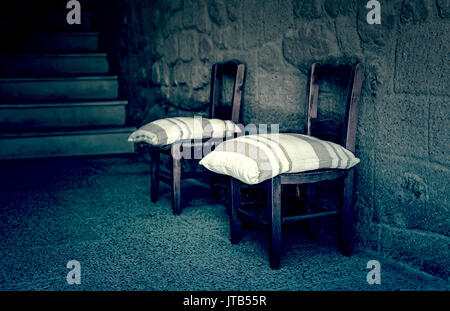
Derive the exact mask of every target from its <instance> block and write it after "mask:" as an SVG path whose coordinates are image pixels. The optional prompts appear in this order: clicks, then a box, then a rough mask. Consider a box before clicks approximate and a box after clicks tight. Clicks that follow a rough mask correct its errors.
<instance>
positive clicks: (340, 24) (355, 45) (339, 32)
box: [336, 16, 362, 59]
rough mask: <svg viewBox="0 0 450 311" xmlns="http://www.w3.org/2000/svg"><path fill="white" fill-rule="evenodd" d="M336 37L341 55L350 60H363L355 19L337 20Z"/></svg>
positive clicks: (338, 18)
mask: <svg viewBox="0 0 450 311" xmlns="http://www.w3.org/2000/svg"><path fill="white" fill-rule="evenodd" d="M336 36H337V40H338V43H339V48H340V50H341V53H342V54H343V55H344V56H345V57H348V58H353V59H362V50H361V43H360V39H359V35H358V30H357V29H356V22H355V20H354V19H353V18H349V17H343V16H338V17H337V18H336Z"/></svg>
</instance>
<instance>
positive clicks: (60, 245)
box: [0, 157, 450, 290]
mask: <svg viewBox="0 0 450 311" xmlns="http://www.w3.org/2000/svg"><path fill="white" fill-rule="evenodd" d="M149 180H150V178H149V166H148V164H147V163H146V162H145V161H144V160H143V159H142V158H140V157H88V158H66V159H49V160H28V161H15V162H3V163H0V189H1V190H0V236H1V240H0V253H1V256H0V260H1V262H0V289H1V290H449V288H450V286H449V283H448V282H446V281H444V280H441V279H438V278H435V277H432V276H429V275H427V274H424V273H421V272H418V271H415V270H412V269H410V268H408V267H405V266H403V265H401V264H397V263H395V262H392V261H389V260H386V259H383V258H381V257H378V256H377V255H376V254H369V253H364V252H361V251H359V252H357V253H356V254H355V255H354V256H352V257H351V258H346V257H343V256H341V254H340V253H339V252H338V251H337V249H336V247H335V245H334V244H335V243H334V241H333V240H326V241H319V242H314V241H310V240H308V239H307V238H306V237H305V236H304V234H303V232H302V230H301V228H300V229H299V226H292V225H291V226H289V227H286V231H285V235H284V240H283V242H284V249H285V251H284V255H283V257H282V263H281V265H282V268H281V269H280V270H278V271H272V270H270V268H269V264H268V249H267V248H268V240H267V235H266V234H262V232H261V231H258V230H244V232H243V239H242V242H241V243H240V244H239V245H231V244H230V242H229V220H228V216H227V212H226V207H225V206H224V204H222V203H221V202H219V201H215V200H213V199H212V198H210V196H209V189H208V188H206V187H203V186H201V185H200V184H195V183H190V184H186V185H185V187H184V188H183V189H184V190H185V192H184V193H185V194H186V195H185V197H184V199H183V201H184V202H186V204H187V205H186V207H185V209H184V210H183V213H182V215H181V216H178V217H174V216H173V215H172V212H171V205H170V194H169V188H168V187H165V186H162V187H161V192H162V195H161V198H160V200H159V201H158V202H157V203H154V204H152V203H151V202H150V199H149ZM72 259H75V260H78V261H79V262H80V264H81V284H80V285H68V284H67V282H66V275H67V273H68V272H69V269H67V268H66V264H67V262H68V261H69V260H72ZM372 259H376V260H379V261H380V263H381V281H382V283H381V285H369V284H367V281H366V275H367V273H368V271H369V270H368V269H367V268H366V265H367V262H368V261H369V260H372Z"/></svg>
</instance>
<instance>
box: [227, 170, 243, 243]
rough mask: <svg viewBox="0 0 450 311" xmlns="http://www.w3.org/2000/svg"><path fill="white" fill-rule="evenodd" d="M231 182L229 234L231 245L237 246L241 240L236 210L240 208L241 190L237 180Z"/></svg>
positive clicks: (232, 179)
mask: <svg viewBox="0 0 450 311" xmlns="http://www.w3.org/2000/svg"><path fill="white" fill-rule="evenodd" d="M230 180H231V187H230V191H231V211H230V232H231V244H238V243H239V241H240V239H241V231H242V222H241V220H240V218H239V216H238V210H239V209H240V208H241V190H240V184H239V180H237V179H236V178H230Z"/></svg>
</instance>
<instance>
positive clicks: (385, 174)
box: [374, 154, 450, 235]
mask: <svg viewBox="0 0 450 311" xmlns="http://www.w3.org/2000/svg"><path fill="white" fill-rule="evenodd" d="M448 180H449V171H448V170H442V168H440V167H435V166H432V165H430V164H428V163H426V162H425V163H424V162H423V161H420V160H413V159H405V158H398V157H395V156H388V155H380V154H378V155H376V159H375V196H374V198H375V208H376V209H378V210H379V212H380V216H381V218H380V221H381V222H382V223H384V224H389V225H391V226H395V227H397V228H401V229H419V230H425V231H429V232H436V233H440V234H444V235H448V233H449V232H450V218H449V211H448V198H447V197H446V189H447V188H448V186H449V182H448Z"/></svg>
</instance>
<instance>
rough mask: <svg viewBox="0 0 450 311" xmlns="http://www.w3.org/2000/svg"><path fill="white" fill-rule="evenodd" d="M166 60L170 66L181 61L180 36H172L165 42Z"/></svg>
mask: <svg viewBox="0 0 450 311" xmlns="http://www.w3.org/2000/svg"><path fill="white" fill-rule="evenodd" d="M164 58H165V59H166V61H167V62H168V63H169V64H174V63H175V62H176V61H177V60H178V59H179V47H178V35H171V36H169V37H168V38H167V39H166V40H165V41H164Z"/></svg>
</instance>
